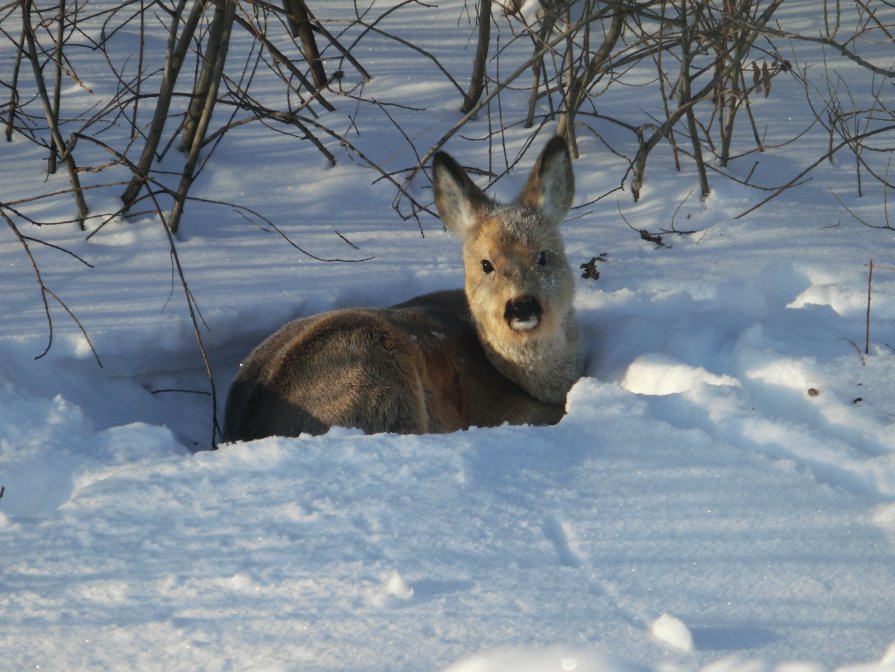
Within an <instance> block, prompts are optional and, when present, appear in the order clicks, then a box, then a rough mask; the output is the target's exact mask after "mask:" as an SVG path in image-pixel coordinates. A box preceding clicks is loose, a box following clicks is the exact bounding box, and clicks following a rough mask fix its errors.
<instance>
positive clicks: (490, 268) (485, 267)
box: [482, 259, 494, 275]
mask: <svg viewBox="0 0 895 672" xmlns="http://www.w3.org/2000/svg"><path fill="white" fill-rule="evenodd" d="M482 270H483V271H484V272H485V274H486V275H487V274H488V273H492V272H493V271H494V266H493V265H492V264H491V262H490V261H488V260H487V259H482Z"/></svg>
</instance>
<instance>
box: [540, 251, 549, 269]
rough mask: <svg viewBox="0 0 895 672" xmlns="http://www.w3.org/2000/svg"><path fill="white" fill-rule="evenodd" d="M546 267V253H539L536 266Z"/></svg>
mask: <svg viewBox="0 0 895 672" xmlns="http://www.w3.org/2000/svg"><path fill="white" fill-rule="evenodd" d="M546 265H547V253H546V252H541V253H540V254H539V255H538V266H546Z"/></svg>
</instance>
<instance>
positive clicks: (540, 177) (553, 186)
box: [519, 135, 575, 226]
mask: <svg viewBox="0 0 895 672" xmlns="http://www.w3.org/2000/svg"><path fill="white" fill-rule="evenodd" d="M574 196H575V175H574V172H573V171H572V158H571V157H570V156H569V146H568V144H567V143H566V141H565V139H564V138H562V137H560V136H558V135H555V136H553V138H552V139H551V140H550V142H548V143H547V146H546V147H544V149H543V151H542V152H541V156H540V157H538V160H537V162H536V163H535V165H534V168H532V170H531V175H529V176H528V182H526V183H525V187H523V189H522V193H521V194H519V202H520V203H521V204H522V205H524V206H525V207H526V208H531V209H532V210H537V211H538V212H540V213H541V216H542V217H543V218H544V220H545V221H546V222H547V223H548V224H550V225H551V226H555V225H557V224H559V223H560V222H561V221H562V220H563V218H564V217H565V216H566V214H567V213H568V212H569V208H571V207H572V198H573V197H574Z"/></svg>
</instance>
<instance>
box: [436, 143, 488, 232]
mask: <svg viewBox="0 0 895 672" xmlns="http://www.w3.org/2000/svg"><path fill="white" fill-rule="evenodd" d="M432 173H433V175H432V186H434V187H435V207H436V208H438V214H439V215H440V216H441V221H442V222H444V225H445V226H446V227H447V228H448V229H450V230H451V231H453V232H454V233H455V234H457V235H458V236H460V237H461V238H466V236H467V235H468V234H469V232H470V231H471V230H472V229H473V228H475V226H476V225H477V224H478V222H480V221H481V219H482V217H483V216H484V214H485V212H486V211H487V209H488V207H489V205H490V203H491V202H490V200H489V199H488V197H487V196H485V192H483V191H482V190H481V189H479V188H478V187H477V186H476V185H475V183H474V182H473V181H472V180H471V179H469V175H467V174H466V171H465V170H463V168H462V167H461V166H460V164H459V163H457V162H456V161H454V159H453V158H452V157H451V156H450V155H449V154H446V153H445V152H438V153H437V154H436V155H435V158H434V159H433V160H432Z"/></svg>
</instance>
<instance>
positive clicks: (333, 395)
mask: <svg viewBox="0 0 895 672" xmlns="http://www.w3.org/2000/svg"><path fill="white" fill-rule="evenodd" d="M433 175H434V177H433V185H434V187H435V204H436V206H437V208H438V212H439V214H440V215H441V218H442V220H443V221H444V224H445V225H446V226H447V228H448V229H450V230H451V231H453V232H454V233H456V234H457V235H458V236H459V237H460V238H462V239H463V266H464V269H465V278H466V280H465V285H466V288H465V293H464V290H459V289H458V290H447V291H441V292H435V293H432V294H426V295H424V296H419V297H417V298H415V299H411V300H410V301H407V302H405V303H401V304H398V305H396V306H392V307H391V308H384V309H345V310H336V311H332V312H328V313H324V314H322V315H317V316H314V317H307V318H302V319H298V320H295V321H293V322H290V323H288V324H286V325H285V326H283V327H282V328H280V330H279V331H277V332H276V333H274V334H273V335H272V336H270V337H269V338H268V339H267V340H265V341H264V342H263V343H261V345H259V346H258V347H257V348H256V349H255V350H254V351H253V352H252V353H251V354H250V355H249V357H248V359H246V361H245V362H244V363H243V364H242V365H241V368H240V370H239V373H238V374H237V376H236V379H235V380H234V381H233V385H232V387H231V389H230V394H229V396H228V398H227V408H226V418H225V429H224V440H225V441H239V440H250V439H255V438H260V437H264V436H273V435H281V436H298V435H299V434H300V433H310V434H320V433H323V432H325V431H327V429H329V428H330V427H331V426H333V425H338V426H343V427H354V428H359V429H361V430H363V431H365V432H367V433H376V432H398V433H404V434H414V433H425V432H451V431H454V430H458V429H465V428H468V427H470V426H479V427H488V426H496V425H500V424H503V423H504V422H509V423H512V424H527V423H531V424H552V423H556V422H559V419H560V418H561V417H562V415H563V413H564V411H565V398H566V393H567V392H568V390H569V388H570V387H571V386H572V384H573V383H574V382H575V381H576V380H577V379H578V378H579V377H580V376H581V375H582V366H583V360H582V356H581V353H580V350H579V344H578V340H579V337H578V326H577V324H576V322H575V316H574V312H573V309H572V297H573V292H574V278H573V274H572V270H571V268H570V267H569V263H568V261H567V260H566V256H565V252H564V250H563V243H562V239H561V237H560V235H559V231H558V226H559V224H560V222H561V221H562V219H563V218H564V217H565V215H566V213H567V212H568V210H569V207H570V206H571V204H572V196H573V191H574V178H573V175H572V163H571V160H570V158H569V151H568V147H567V146H566V142H565V140H563V139H562V138H560V137H554V138H553V139H552V140H551V141H550V142H549V143H548V144H547V146H546V147H545V148H544V150H543V152H542V153H541V156H540V157H539V158H538V161H537V163H536V164H535V166H534V168H533V170H532V172H531V175H530V176H529V178H528V182H527V183H526V185H525V187H524V188H523V189H522V192H521V194H520V195H519V197H518V198H517V199H516V201H514V202H512V203H509V204H499V203H495V202H493V201H491V200H490V199H489V198H488V197H487V196H485V194H484V193H483V192H482V191H481V190H480V189H479V188H478V187H477V186H476V185H475V184H474V183H473V182H472V180H471V179H470V178H469V177H468V176H467V174H466V172H465V171H464V170H463V168H461V167H460V165H459V164H458V163H457V162H456V161H455V160H454V159H452V158H451V157H450V156H448V155H447V154H445V153H438V154H436V155H435V158H434V160H433Z"/></svg>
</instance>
